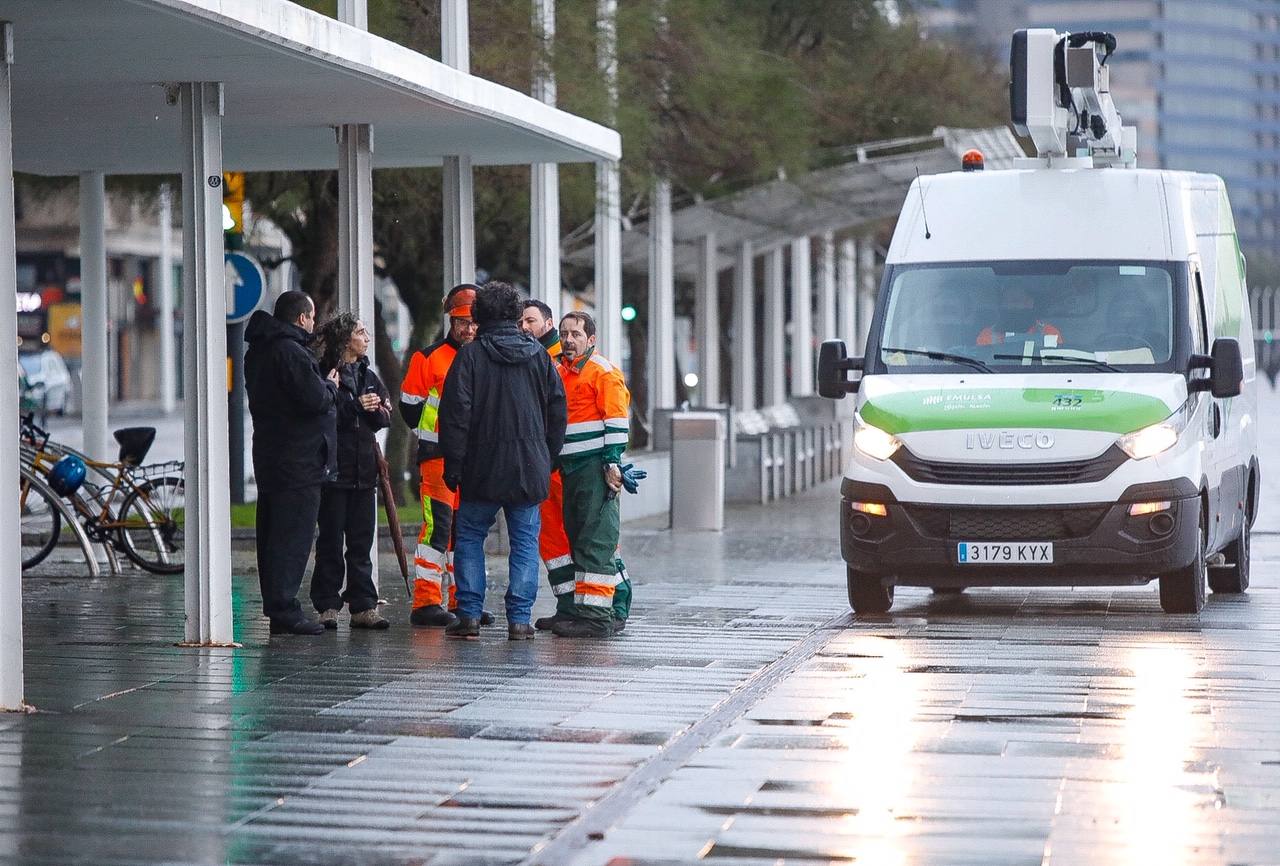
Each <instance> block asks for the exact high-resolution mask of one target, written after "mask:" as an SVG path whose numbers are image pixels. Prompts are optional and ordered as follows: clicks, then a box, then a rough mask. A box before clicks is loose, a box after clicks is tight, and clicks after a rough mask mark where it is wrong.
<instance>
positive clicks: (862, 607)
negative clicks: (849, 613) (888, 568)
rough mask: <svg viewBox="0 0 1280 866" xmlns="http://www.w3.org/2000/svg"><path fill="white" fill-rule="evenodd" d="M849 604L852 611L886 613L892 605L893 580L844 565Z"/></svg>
mask: <svg viewBox="0 0 1280 866" xmlns="http://www.w3.org/2000/svg"><path fill="white" fill-rule="evenodd" d="M845 579H846V581H847V582H848V584H849V606H850V607H851V608H853V612H854V613H886V612H888V610H889V608H891V607H893V582H892V581H891V580H887V579H886V578H884V577H882V576H881V575H879V574H873V573H871V572H867V571H856V570H854V569H852V568H850V567H848V566H845Z"/></svg>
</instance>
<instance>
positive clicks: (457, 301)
mask: <svg viewBox="0 0 1280 866" xmlns="http://www.w3.org/2000/svg"><path fill="white" fill-rule="evenodd" d="M475 300H476V287H475V286H473V285H471V284H470V283H464V284H462V285H460V286H454V287H453V288H452V289H450V291H449V294H448V296H447V297H446V298H445V299H444V306H445V312H446V313H448V314H449V315H450V316H452V317H454V318H455V319H469V318H471V305H472V304H474V303H475Z"/></svg>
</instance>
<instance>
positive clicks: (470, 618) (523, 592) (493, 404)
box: [440, 282, 568, 640]
mask: <svg viewBox="0 0 1280 866" xmlns="http://www.w3.org/2000/svg"><path fill="white" fill-rule="evenodd" d="M521 308H522V304H521V300H520V294H519V293H518V292H517V291H516V290H515V288H513V287H512V286H510V285H508V284H507V283H500V282H491V283H488V284H487V285H485V287H484V288H482V289H481V290H480V291H479V292H477V293H476V301H475V305H474V307H473V312H474V314H475V319H476V323H477V325H478V326H479V331H478V332H477V335H476V339H475V340H474V341H473V342H472V343H470V344H469V345H466V346H463V347H462V349H461V350H460V351H459V352H458V356H457V358H456V359H455V360H454V362H453V366H452V367H450V368H449V375H448V377H447V378H446V379H445V384H444V397H443V401H442V403H441V405H440V450H441V451H443V452H444V481H445V484H447V485H448V486H449V489H451V490H457V491H458V492H459V494H460V505H459V508H458V514H457V520H456V523H455V532H456V535H455V542H454V566H455V569H456V576H457V580H458V621H457V622H456V623H454V624H453V625H451V626H449V627H448V628H447V629H445V633H446V634H448V635H450V636H452V637H461V638H475V637H478V636H479V634H480V614H481V611H482V606H483V603H484V592H485V567H484V539H485V536H486V535H488V533H489V528H490V527H491V526H492V525H493V521H494V518H495V517H496V516H497V513H498V509H502V511H503V512H504V513H505V515H506V519H507V530H508V534H509V536H510V539H511V555H510V558H509V560H508V563H509V566H510V575H509V581H508V589H507V595H506V607H507V637H508V638H509V639H511V640H528V639H530V638H532V637H533V626H532V625H530V622H529V619H530V614H531V612H532V609H533V602H534V599H535V598H536V596H537V592H538V529H539V516H538V512H539V509H540V507H541V504H542V501H543V500H544V499H546V498H547V494H548V488H549V479H550V477H551V461H552V458H553V456H554V455H556V454H559V453H560V448H561V445H562V444H563V442H564V431H565V424H566V423H567V420H568V410H567V406H566V404H565V397H564V385H563V383H562V382H561V381H560V376H559V374H558V373H557V372H556V370H555V367H554V365H553V364H552V363H551V357H550V356H549V355H548V354H547V352H546V350H545V349H543V347H542V346H541V345H539V343H538V342H537V341H536V340H534V339H532V338H531V337H529V336H528V335H526V334H523V333H521V331H520V330H519V328H517V327H516V320H517V319H519V318H520V312H521Z"/></svg>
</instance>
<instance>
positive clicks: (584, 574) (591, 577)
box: [577, 571, 622, 586]
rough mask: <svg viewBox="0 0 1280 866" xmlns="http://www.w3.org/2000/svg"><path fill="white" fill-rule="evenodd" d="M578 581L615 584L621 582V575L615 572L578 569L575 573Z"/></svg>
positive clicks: (599, 584) (594, 583)
mask: <svg viewBox="0 0 1280 866" xmlns="http://www.w3.org/2000/svg"><path fill="white" fill-rule="evenodd" d="M577 578H578V583H589V584H592V585H594V586H617V585H618V584H620V583H622V575H620V574H617V573H616V572H615V573H614V574H593V573H592V572H590V571H580V572H578V574H577Z"/></svg>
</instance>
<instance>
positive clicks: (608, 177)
mask: <svg viewBox="0 0 1280 866" xmlns="http://www.w3.org/2000/svg"><path fill="white" fill-rule="evenodd" d="M596 33H597V39H596V68H597V69H598V70H599V72H600V77H601V78H602V79H603V80H604V85H605V95H606V98H607V107H606V109H605V122H606V123H608V124H609V125H610V126H615V125H617V113H618V0H597V2H596ZM595 240H596V247H595V254H596V261H595V279H596V326H597V328H598V332H599V337H598V338H597V344H598V345H599V346H600V351H601V352H603V353H604V356H605V357H606V358H608V359H609V360H611V361H613V362H615V363H621V362H622V345H623V339H622V337H623V326H622V181H621V178H620V173H619V170H618V163H617V162H614V161H602V162H597V163H596V215H595Z"/></svg>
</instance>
